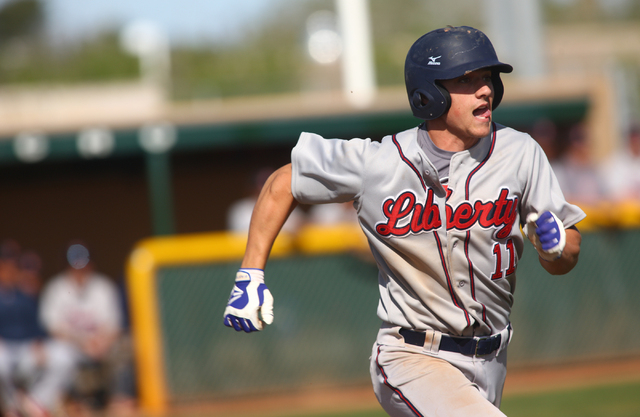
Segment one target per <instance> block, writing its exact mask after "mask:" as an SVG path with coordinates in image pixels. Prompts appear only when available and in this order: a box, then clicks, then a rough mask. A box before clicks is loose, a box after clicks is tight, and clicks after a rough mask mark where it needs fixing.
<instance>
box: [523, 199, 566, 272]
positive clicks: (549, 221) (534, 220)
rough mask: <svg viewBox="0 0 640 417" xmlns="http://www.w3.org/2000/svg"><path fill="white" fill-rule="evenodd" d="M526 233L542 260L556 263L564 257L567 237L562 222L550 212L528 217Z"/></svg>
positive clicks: (533, 214)
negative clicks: (555, 261) (563, 252)
mask: <svg viewBox="0 0 640 417" xmlns="http://www.w3.org/2000/svg"><path fill="white" fill-rule="evenodd" d="M524 229H525V233H526V235H527V237H528V238H529V240H530V241H531V243H533V246H535V248H536V250H537V251H538V254H539V255H540V257H541V258H542V259H545V260H547V261H554V260H556V259H558V258H560V257H561V256H562V251H563V250H564V246H565V244H566V243H567V235H566V232H565V230H564V225H563V224H562V220H560V219H559V218H558V217H557V216H556V215H555V214H553V213H552V212H550V211H545V212H544V213H542V214H540V215H538V213H531V214H529V216H527V223H526V225H525V227H524Z"/></svg>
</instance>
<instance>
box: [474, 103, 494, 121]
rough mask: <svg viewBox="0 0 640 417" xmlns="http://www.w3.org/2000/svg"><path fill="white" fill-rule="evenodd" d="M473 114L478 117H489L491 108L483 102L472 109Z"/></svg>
mask: <svg viewBox="0 0 640 417" xmlns="http://www.w3.org/2000/svg"><path fill="white" fill-rule="evenodd" d="M473 115H474V116H475V117H479V118H481V119H490V118H491V108H490V107H489V105H488V104H484V105H482V106H480V107H478V108H477V109H475V110H474V111H473Z"/></svg>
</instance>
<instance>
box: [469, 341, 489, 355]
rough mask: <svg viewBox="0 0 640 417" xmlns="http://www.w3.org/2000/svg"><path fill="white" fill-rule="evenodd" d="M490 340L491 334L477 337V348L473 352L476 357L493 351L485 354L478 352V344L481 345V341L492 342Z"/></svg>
mask: <svg viewBox="0 0 640 417" xmlns="http://www.w3.org/2000/svg"><path fill="white" fill-rule="evenodd" d="M490 341H491V336H483V337H477V338H476V348H475V350H474V352H473V356H475V357H478V356H486V355H488V354H489V353H491V352H489V353H483V354H481V355H480V354H478V346H480V343H481V342H489V343H490V344H491V342H490Z"/></svg>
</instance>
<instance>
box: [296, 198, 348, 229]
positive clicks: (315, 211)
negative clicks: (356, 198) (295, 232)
mask: <svg viewBox="0 0 640 417" xmlns="http://www.w3.org/2000/svg"><path fill="white" fill-rule="evenodd" d="M308 221H309V223H311V224H315V225H319V226H332V225H337V224H358V214H357V213H356V209H355V208H354V207H353V203H351V202H347V203H331V204H316V205H313V206H311V208H310V209H309V214H308Z"/></svg>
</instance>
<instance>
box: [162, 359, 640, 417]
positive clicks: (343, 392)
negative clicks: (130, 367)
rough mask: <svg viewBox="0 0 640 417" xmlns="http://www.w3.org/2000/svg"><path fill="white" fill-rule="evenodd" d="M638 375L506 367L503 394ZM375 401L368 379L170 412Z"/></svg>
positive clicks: (636, 365) (617, 369)
mask: <svg viewBox="0 0 640 417" xmlns="http://www.w3.org/2000/svg"><path fill="white" fill-rule="evenodd" d="M637 380H640V357H637V358H630V359H624V360H611V361H600V362H597V363H590V364H585V363H579V364H567V365H554V366H539V367H535V368H530V367H527V368H516V369H509V374H508V376H507V381H506V384H505V390H504V395H505V397H508V396H510V395H518V394H524V393H528V392H542V391H552V390H559V389H569V388H576V387H584V386H589V385H600V384H607V383H616V382H624V381H637ZM379 407H380V406H379V405H378V402H377V400H376V398H375V396H374V394H373V390H372V389H371V387H370V386H369V385H366V386H358V387H349V388H340V389H335V388H333V389H331V388H326V389H317V390H312V391H300V392H296V393H295V394H280V395H270V396H265V397H252V398H242V399H234V400H224V401H218V402H216V403H212V404H208V405H199V406H189V407H179V408H176V409H175V410H173V411H174V412H172V413H171V416H172V417H183V416H185V417H186V416H189V417H199V416H206V417H223V416H224V417H227V416H234V417H255V416H256V415H257V412H258V413H259V415H260V416H262V417H271V416H278V417H280V416H285V415H301V414H305V413H330V412H347V411H352V410H369V409H378V408H379Z"/></svg>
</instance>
